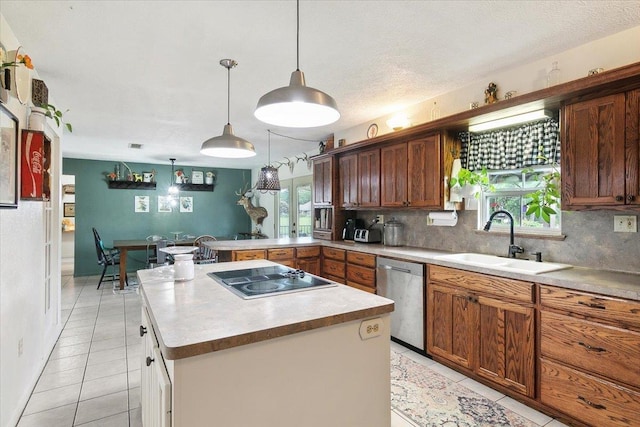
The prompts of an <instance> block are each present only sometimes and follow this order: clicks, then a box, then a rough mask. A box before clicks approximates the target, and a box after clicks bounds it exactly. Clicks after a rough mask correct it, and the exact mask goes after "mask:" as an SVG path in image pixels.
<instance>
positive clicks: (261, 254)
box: [233, 249, 267, 261]
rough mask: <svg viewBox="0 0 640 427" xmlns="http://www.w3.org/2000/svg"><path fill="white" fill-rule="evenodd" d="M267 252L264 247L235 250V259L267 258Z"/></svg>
mask: <svg viewBox="0 0 640 427" xmlns="http://www.w3.org/2000/svg"><path fill="white" fill-rule="evenodd" d="M266 258H267V254H266V251H265V250H264V249H247V250H243V251H233V261H249V260H252V259H266Z"/></svg>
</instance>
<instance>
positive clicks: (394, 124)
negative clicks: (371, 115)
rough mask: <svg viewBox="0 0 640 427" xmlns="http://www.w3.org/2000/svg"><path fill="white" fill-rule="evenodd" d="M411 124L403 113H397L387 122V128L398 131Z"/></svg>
mask: <svg viewBox="0 0 640 427" xmlns="http://www.w3.org/2000/svg"><path fill="white" fill-rule="evenodd" d="M410 124H411V122H409V117H407V115H406V114H405V113H397V114H396V115H394V116H393V117H391V118H390V119H389V120H387V126H389V127H390V128H391V129H393V130H400V129H404V128H406V127H409V125H410Z"/></svg>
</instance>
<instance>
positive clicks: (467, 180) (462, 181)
mask: <svg viewBox="0 0 640 427" xmlns="http://www.w3.org/2000/svg"><path fill="white" fill-rule="evenodd" d="M456 185H459V186H460V187H462V188H464V187H468V188H469V189H471V191H472V193H470V194H473V196H474V197H475V198H476V199H478V198H480V194H482V192H483V191H491V190H492V189H493V188H494V187H493V185H492V184H491V183H490V182H489V174H488V172H487V168H482V170H480V171H470V170H469V169H465V168H462V169H460V171H459V172H458V174H457V176H452V177H451V180H450V181H449V187H451V188H453V187H455V186H456Z"/></svg>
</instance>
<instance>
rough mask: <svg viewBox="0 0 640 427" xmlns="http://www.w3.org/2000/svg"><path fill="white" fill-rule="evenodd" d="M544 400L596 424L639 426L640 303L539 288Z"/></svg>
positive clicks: (541, 393)
mask: <svg viewBox="0 0 640 427" xmlns="http://www.w3.org/2000/svg"><path fill="white" fill-rule="evenodd" d="M540 307H541V310H540V327H539V329H540V400H541V402H542V403H543V404H545V405H547V406H549V407H551V408H554V409H556V410H558V411H561V412H563V413H565V414H567V415H569V416H571V417H573V418H575V419H577V420H579V421H581V422H584V423H587V424H589V425H593V426H603V425H607V426H635V425H640V369H639V368H638V367H639V366H640V302H637V301H627V300H623V299H619V298H611V297H606V296H601V295H596V294H591V293H588V292H579V291H572V290H566V289H560V288H555V287H553V286H546V285H541V286H540Z"/></svg>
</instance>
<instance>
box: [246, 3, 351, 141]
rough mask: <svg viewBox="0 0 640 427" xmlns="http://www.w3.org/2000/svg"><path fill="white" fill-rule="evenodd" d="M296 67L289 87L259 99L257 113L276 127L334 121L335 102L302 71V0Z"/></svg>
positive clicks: (336, 112)
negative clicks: (308, 80)
mask: <svg viewBox="0 0 640 427" xmlns="http://www.w3.org/2000/svg"><path fill="white" fill-rule="evenodd" d="M296 18H297V19H296V70H295V71H294V72H293V73H291V79H290V81H289V86H284V87H281V88H278V89H274V90H272V91H271V92H269V93H267V94H265V95H263V96H262V98H260V100H259V101H258V106H257V107H256V111H255V112H254V115H255V116H256V118H257V119H258V120H260V121H263V122H265V123H269V124H271V125H275V126H283V127H290V128H310V127H317V126H324V125H328V124H331V123H333V122H335V121H336V120H338V119H339V118H340V112H339V111H338V105H337V104H336V101H335V100H334V99H333V98H332V97H330V96H329V95H327V94H326V93H324V92H322V91H320V90H318V89H314V88H312V87H308V86H307V85H306V83H305V79H304V73H303V72H302V71H300V0H297V1H296Z"/></svg>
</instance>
